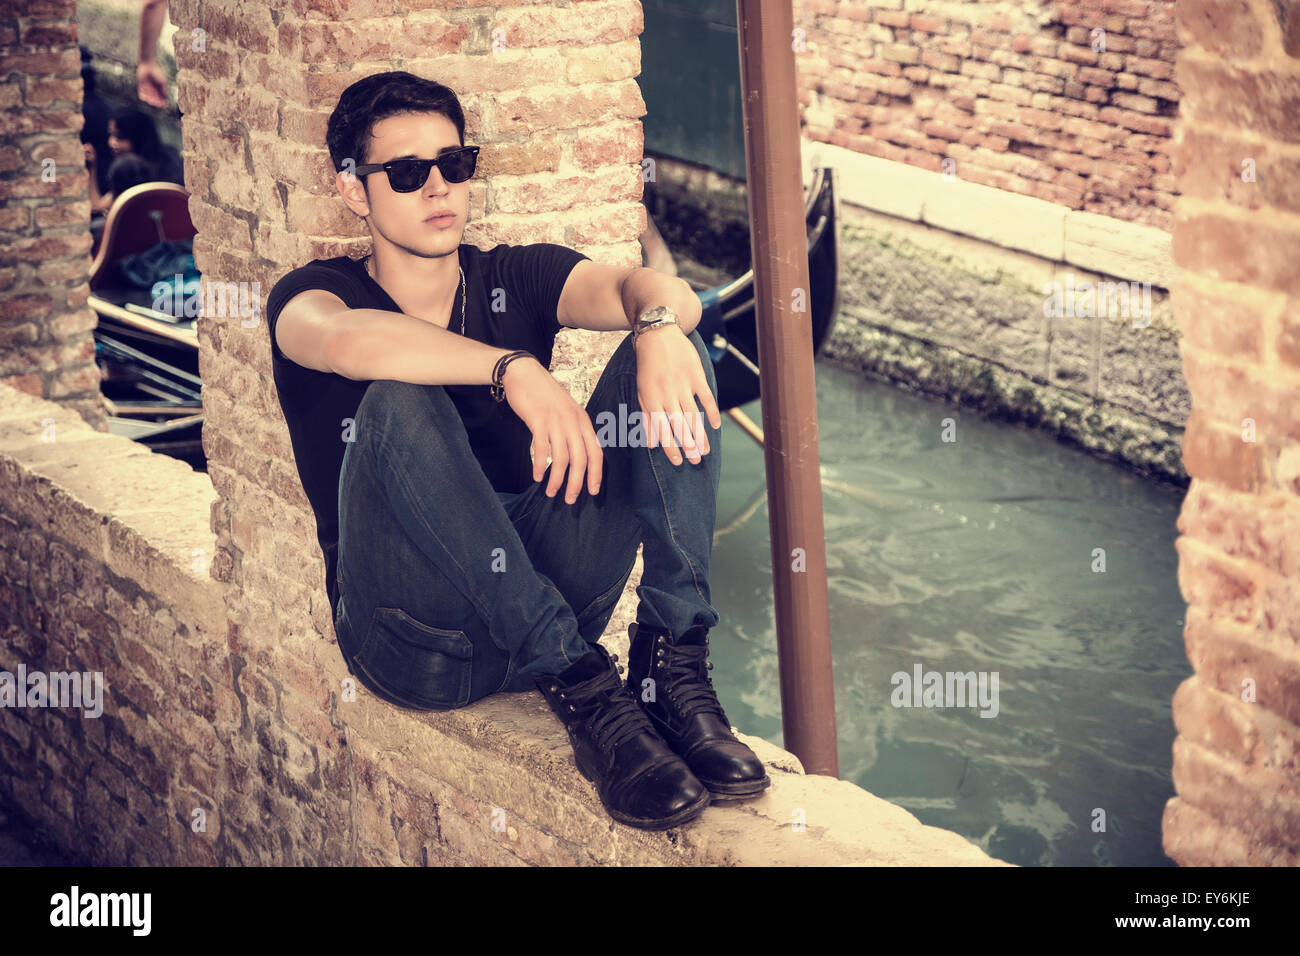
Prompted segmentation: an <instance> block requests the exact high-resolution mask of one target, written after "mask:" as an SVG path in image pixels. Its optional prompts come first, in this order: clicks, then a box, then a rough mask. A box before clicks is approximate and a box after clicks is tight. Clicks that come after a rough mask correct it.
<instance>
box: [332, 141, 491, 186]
mask: <svg viewBox="0 0 1300 956" xmlns="http://www.w3.org/2000/svg"><path fill="white" fill-rule="evenodd" d="M477 165H478V147H477V146H462V147H461V148H460V149H454V150H452V151H451V152H449V153H443V154H442V155H441V156H439V157H438V158H437V159H392V160H389V161H388V162H386V163H367V164H366V165H364V166H358V167H357V168H356V170H355V172H356V174H357V175H358V176H365V175H367V174H368V173H377V172H379V171H380V170H381V169H382V170H383V171H384V172H386V173H388V185H389V186H391V187H392V189H393V192H395V193H413V192H415V191H416V190H417V189H420V188H421V187H422V186H424V184H425V183H426V182H428V180H429V170H430V169H432V168H433V167H434V166H437V167H438V172H440V173H441V174H442V178H443V179H445V180H447V182H449V183H463V182H464V181H465V180H467V179H469V178H470V177H471V176H473V175H474V167H475V166H477Z"/></svg>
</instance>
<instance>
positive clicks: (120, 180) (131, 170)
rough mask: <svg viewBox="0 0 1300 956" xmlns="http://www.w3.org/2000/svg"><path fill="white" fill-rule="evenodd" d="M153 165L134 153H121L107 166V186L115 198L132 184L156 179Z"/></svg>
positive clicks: (135, 184)
mask: <svg viewBox="0 0 1300 956" xmlns="http://www.w3.org/2000/svg"><path fill="white" fill-rule="evenodd" d="M157 178H158V177H157V175H156V172H155V170H154V166H153V164H152V163H151V162H149V161H148V160H147V159H145V158H143V157H142V156H138V155H136V154H135V153H123V154H122V155H121V156H119V157H117V159H115V160H113V164H112V165H111V166H109V167H108V188H109V191H110V192H112V194H113V198H114V199H116V198H117V197H118V196H120V195H122V193H124V192H126V191H127V190H128V189H130V188H131V187H132V186H138V185H140V184H141V183H151V182H154V181H156V180H157Z"/></svg>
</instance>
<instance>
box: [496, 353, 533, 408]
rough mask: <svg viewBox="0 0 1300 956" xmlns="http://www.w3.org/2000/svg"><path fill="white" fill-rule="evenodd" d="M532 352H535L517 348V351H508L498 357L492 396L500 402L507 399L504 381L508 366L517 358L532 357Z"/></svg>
mask: <svg viewBox="0 0 1300 956" xmlns="http://www.w3.org/2000/svg"><path fill="white" fill-rule="evenodd" d="M532 354H533V353H532V352H529V351H528V350H527V349H515V351H513V352H507V353H506V354H505V355H503V356H501V357H500V358H499V359H497V364H496V365H494V366H493V367H492V397H493V398H495V399H496V400H497V401H498V402H502V401H505V397H506V387H505V382H504V380H505V375H506V366H507V365H509V364H510V363H511V362H513V361H514V360H515V359H517V358H523V357H525V356H527V357H529V358H531V357H532Z"/></svg>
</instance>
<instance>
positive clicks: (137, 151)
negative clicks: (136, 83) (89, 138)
mask: <svg viewBox="0 0 1300 956" xmlns="http://www.w3.org/2000/svg"><path fill="white" fill-rule="evenodd" d="M108 148H109V151H110V152H111V153H112V154H113V156H114V159H113V161H112V164H111V165H110V166H109V168H108V189H109V191H108V192H107V193H100V192H99V189H98V188H97V184H96V177H94V176H92V179H91V184H90V202H91V209H92V210H99V211H104V212H106V211H107V210H108V208H109V207H110V206H112V205H113V199H114V198H115V197H117V196H119V195H121V193H122V192H124V191H125V190H127V189H129V188H131V187H132V186H135V185H138V184H139V183H153V182H169V183H177V184H179V185H182V186H183V185H185V174H184V167H183V165H182V163H181V157H180V154H179V153H177V152H176V150H174V149H172V148H171V147H170V146H167V145H164V144H163V142H162V140H160V139H159V138H158V128H157V127H156V126H155V125H154V121H153V119H152V118H150V117H149V116H148V115H146V114H145V113H142V112H140V111H139V110H137V109H132V108H131V107H124V108H122V109H120V110H118V111H117V112H116V113H114V114H113V116H112V118H111V119H110V120H109V121H108Z"/></svg>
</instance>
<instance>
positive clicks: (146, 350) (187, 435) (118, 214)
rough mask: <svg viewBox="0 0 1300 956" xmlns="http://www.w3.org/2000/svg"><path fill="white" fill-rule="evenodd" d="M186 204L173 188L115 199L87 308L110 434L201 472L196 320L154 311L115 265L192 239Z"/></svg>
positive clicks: (146, 294)
mask: <svg viewBox="0 0 1300 956" xmlns="http://www.w3.org/2000/svg"><path fill="white" fill-rule="evenodd" d="M188 202H189V193H188V192H186V191H185V189H184V187H182V186H178V185H176V184H174V183H142V184H140V185H138V186H132V187H131V188H130V189H128V190H125V191H124V192H123V193H122V195H121V196H119V197H118V198H117V200H116V201H114V203H113V206H112V208H111V209H110V210H109V212H108V216H107V217H106V218H105V221H104V230H103V236H102V238H101V240H100V243H99V246H98V248H97V249H96V250H95V257H94V261H93V262H92V263H91V267H90V274H89V285H90V299H89V302H88V304H89V305H90V307H91V308H92V309H93V310H94V311H95V313H96V315H97V316H98V319H99V321H98V323H97V325H96V327H95V330H94V339H95V359H96V362H97V364H98V365H99V367H100V372H101V376H102V381H101V382H100V392H101V393H102V395H103V397H104V402H105V405H106V407H107V409H108V412H109V431H110V432H112V433H113V434H115V435H122V436H123V437H126V438H131V439H134V440H135V441H138V442H141V443H142V444H145V445H148V446H149V447H151V448H152V449H153V450H155V451H160V452H164V453H166V454H168V455H171V456H173V457H177V458H183V459H185V460H186V461H188V462H190V464H191V465H193V466H196V467H201V466H202V465H203V462H204V458H203V445H202V427H203V401H202V395H201V390H202V382H201V381H200V379H199V340H198V334H197V331H196V329H195V320H194V319H193V318H188V319H187V318H185V317H184V316H183V315H181V314H179V313H178V314H177V315H175V316H173V315H169V314H167V313H163V312H158V311H156V310H154V308H153V305H154V304H155V303H154V301H153V299H152V295H151V290H149V289H142V288H134V287H130V286H126V285H121V284H119V283H120V277H119V276H118V275H117V274H116V271H115V269H114V268H113V267H114V265H115V264H116V263H118V262H120V261H122V260H124V259H126V258H127V257H128V256H131V255H133V254H135V253H139V252H143V251H145V250H146V249H149V248H150V247H151V246H154V245H155V244H157V243H159V242H167V241H183V240H187V239H191V238H192V237H193V236H194V234H195V230H194V226H193V224H192V223H191V221H190V217H189V208H188ZM177 298H180V297H179V296H178V297H177Z"/></svg>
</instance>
